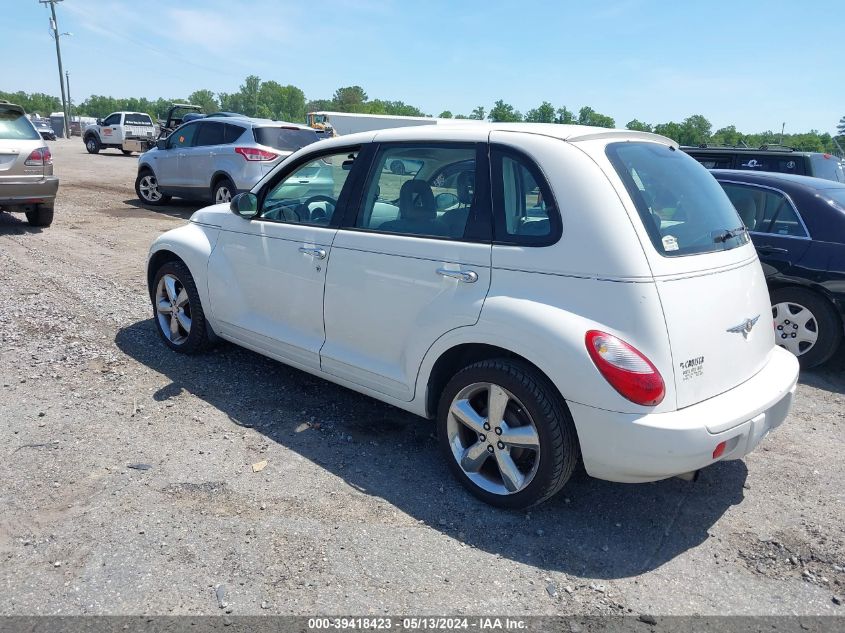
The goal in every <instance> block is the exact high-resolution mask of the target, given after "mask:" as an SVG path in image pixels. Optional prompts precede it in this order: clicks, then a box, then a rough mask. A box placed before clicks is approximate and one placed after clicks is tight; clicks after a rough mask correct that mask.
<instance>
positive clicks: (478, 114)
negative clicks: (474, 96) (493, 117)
mask: <svg viewBox="0 0 845 633" xmlns="http://www.w3.org/2000/svg"><path fill="white" fill-rule="evenodd" d="M484 112H485V110H484V106H478V107H477V108H475V109H474V110H473V111H472V112H471V113H470V115H469V117H468V118H470V119H476V120H478V121H483V120H484Z"/></svg>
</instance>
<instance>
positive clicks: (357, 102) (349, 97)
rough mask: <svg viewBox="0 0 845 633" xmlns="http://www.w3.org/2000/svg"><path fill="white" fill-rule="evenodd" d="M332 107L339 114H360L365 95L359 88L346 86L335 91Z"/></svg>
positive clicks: (365, 98) (365, 99)
mask: <svg viewBox="0 0 845 633" xmlns="http://www.w3.org/2000/svg"><path fill="white" fill-rule="evenodd" d="M332 101H333V102H334V107H335V108H336V109H337V110H338V111H340V112H362V111H363V108H364V103H365V102H366V101H367V93H366V92H364V89H363V88H362V87H361V86H347V87H345V88H338V89H337V90H335V93H334V96H333V97H332Z"/></svg>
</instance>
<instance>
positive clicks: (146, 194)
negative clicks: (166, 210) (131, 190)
mask: <svg viewBox="0 0 845 633" xmlns="http://www.w3.org/2000/svg"><path fill="white" fill-rule="evenodd" d="M135 193H136V194H137V195H138V198H139V199H140V200H141V202H143V203H144V204H148V205H150V206H153V207H158V206H161V205H163V204H167V203H168V202H170V196H168V195H167V194H164V193H162V192H161V190H160V189H159V188H158V179H157V178H156V175H155V174H154V173H153V172H152V171H150V170H149V169H144V170H142V171H140V172H138V177H137V178H136V179H135Z"/></svg>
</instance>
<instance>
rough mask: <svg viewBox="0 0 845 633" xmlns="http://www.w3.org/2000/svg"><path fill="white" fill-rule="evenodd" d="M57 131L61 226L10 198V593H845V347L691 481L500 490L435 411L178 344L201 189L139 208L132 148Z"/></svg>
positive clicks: (4, 572)
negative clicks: (505, 506) (166, 292)
mask: <svg viewBox="0 0 845 633" xmlns="http://www.w3.org/2000/svg"><path fill="white" fill-rule="evenodd" d="M52 148H53V151H54V156H55V163H56V171H57V173H58V174H59V176H60V177H61V179H62V181H61V188H60V189H59V201H58V204H57V209H56V221H55V223H54V224H53V226H52V227H50V228H48V229H45V230H36V229H31V228H29V227H28V226H27V225H26V224H25V222H23V221H22V216H17V215H16V216H10V215H8V214H2V215H0V288H2V297H3V301H2V303H0V420H2V425H0V434H2V438H3V439H2V442H0V452H2V459H0V482H2V484H0V507H2V513H1V514H0V596H2V600H0V614H216V613H224V612H231V613H233V614H265V613H280V614H312V613H354V614H370V613H372V614H386V613H390V614H402V613H412V614H445V613H450V614H485V613H496V614H504V613H509V614H514V615H528V614H606V613H653V614H661V615H666V614H693V613H701V614H724V613H731V614H792V613H796V614H839V615H843V614H845V607H843V606H839V605H837V604H836V603H835V601H834V597H837V598H836V599H837V600H838V599H840V598H845V521H843V517H845V512H843V498H845V496H844V494H843V493H845V486H843V484H845V477H843V470H844V469H843V460H842V451H843V439H845V395H844V394H845V372H844V371H843V370H844V369H845V354H843V353H842V352H840V354H839V355H838V356H837V357H836V358H835V359H834V361H833V362H832V363H830V364H829V365H828V366H827V367H826V368H824V369H821V370H817V371H813V372H804V374H803V375H802V378H801V384H800V386H799V389H798V395H797V398H796V403H795V408H794V411H793V413H792V415H791V416H790V418H789V420H788V421H787V423H786V424H785V425H784V426H783V427H781V428H780V429H778V430H777V431H776V432H775V433H774V434H773V435H772V436H770V437H769V438H768V439H767V440H766V441H765V442H764V444H763V446H762V447H761V448H760V449H759V450H758V451H757V452H755V453H753V454H752V455H750V456H749V457H748V458H747V459H746V460H744V461H739V462H737V461H735V462H725V463H720V464H717V465H716V466H714V467H712V468H710V469H708V470H706V471H704V472H703V474H702V477H701V479H700V480H699V481H698V482H697V483H695V484H690V483H686V482H682V481H680V480H670V481H664V482H659V483H654V484H644V485H621V484H611V483H606V482H602V481H597V480H593V479H590V478H589V477H587V476H586V475H585V474H583V473H580V474H576V476H575V477H574V478H573V480H572V481H571V482H570V483H569V484H568V486H567V487H566V488H565V489H564V491H563V492H562V493H561V494H560V495H559V496H558V497H556V498H555V499H553V500H552V501H551V502H549V503H547V504H545V505H543V506H541V507H539V508H536V509H534V510H532V511H531V512H503V511H497V510H494V509H492V508H489V507H486V506H484V505H483V504H481V503H480V502H477V501H475V500H474V499H473V498H471V497H470V496H469V495H468V494H466V493H465V492H464V491H463V490H462V489H461V488H460V486H459V485H458V484H457V483H456V482H454V481H453V480H452V479H451V477H450V476H449V474H448V472H447V469H446V467H445V464H444V463H443V461H442V460H441V459H440V456H439V454H438V451H437V446H436V443H435V440H434V437H433V435H432V431H433V427H432V426H431V424H430V423H428V422H426V421H423V420H420V419H416V418H414V417H412V416H410V415H408V414H406V413H403V412H401V411H398V410H396V409H393V408H391V407H388V406H386V405H383V404H380V403H378V402H376V401H373V400H370V399H368V398H365V397H363V396H360V395H358V394H355V393H353V392H351V391H348V390H345V389H342V388H340V387H336V386H334V385H332V384H329V383H327V382H324V381H322V380H319V379H316V378H313V377H311V376H309V375H306V374H304V373H301V372H299V371H296V370H293V369H289V368H287V367H285V366H283V365H280V364H278V363H275V362H272V361H270V360H267V359H265V358H263V357H261V356H258V355H257V354H254V353H252V352H248V351H245V350H242V349H238V348H235V347H233V346H231V345H224V346H221V347H220V348H218V349H217V350H215V351H213V352H211V353H209V354H207V355H204V356H200V357H194V358H185V357H182V356H179V355H176V354H173V353H172V352H170V351H168V350H167V349H166V348H165V347H164V345H163V344H162V343H161V342H160V341H159V339H158V337H157V335H156V333H155V331H154V329H153V324H152V320H151V318H150V317H151V309H150V306H149V302H148V299H147V295H146V291H145V282H144V265H145V256H146V251H147V247H148V246H149V243H150V242H151V241H152V240H153V239H154V238H155V237H156V236H157V235H158V234H159V233H161V232H162V231H165V230H167V229H170V228H173V227H175V226H178V225H179V224H180V223H182V222H183V221H184V220H185V219H186V218H187V217H189V215H190V213H191V212H192V211H193V210H195V209H196V208H197V206H196V205H194V206H176V205H174V206H170V207H166V208H164V209H161V210H148V209H144V208H142V207H140V205H139V203H138V201H137V200H136V196H135V194H134V191H133V183H134V176H135V168H136V162H137V158H136V157H124V156H122V155H121V154H119V153H115V152H113V151H107V152H105V153H103V154H100V155H96V156H92V155H88V154H86V153H85V151H84V148H83V146H82V142H81V141H80V140H79V139H73V140H71V141H57V142H55V143H53V144H52ZM262 460H266V461H267V466H266V468H264V469H263V470H261V471H260V472H253V468H252V465H253V464H255V463H257V462H260V461H262ZM132 466H135V467H134V468H133V467H132Z"/></svg>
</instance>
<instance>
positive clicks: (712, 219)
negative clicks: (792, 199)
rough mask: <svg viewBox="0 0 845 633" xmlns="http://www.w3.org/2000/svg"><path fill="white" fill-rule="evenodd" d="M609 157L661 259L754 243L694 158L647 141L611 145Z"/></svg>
mask: <svg viewBox="0 0 845 633" xmlns="http://www.w3.org/2000/svg"><path fill="white" fill-rule="evenodd" d="M607 156H608V158H609V159H610V162H611V163H612V164H613V167H614V168H615V169H616V171H617V173H618V174H619V176H620V178H621V179H622V182H623V183H624V184H625V188H626V189H627V190H628V193H629V194H630V196H631V198H632V200H633V201H634V204H635V205H636V207H637V211H638V213H639V215H640V219H641V220H642V222H643V225H644V226H645V229H646V231H647V232H648V235H649V238H650V239H651V242H652V243H653V244H654V248H655V249H657V252H658V253H660V254H661V255H664V256H666V257H677V256H680V255H693V254H697V253H710V252H713V251H721V250H726V249H729V248H734V247H736V246H740V245H742V244H746V243H747V242H748V240H749V238H748V234H747V233H746V231H745V229H744V227H743V224H742V220H740V219H739V216H738V215H737V212H736V209H734V206H733V205H732V204H731V201H730V200H729V199H728V197H727V195H726V194H725V192H724V191H723V190H722V188H721V187H720V186H719V183H717V182H716V179H715V178H713V176H712V175H711V174H710V172H708V171H707V170H706V169H705V168H704V167H703V166H702V165H701V164H699V163H698V162H697V161H696V160H695V159H694V158H692V157H691V156H689V155H687V154H685V153H684V152H681V151H678V150H675V149H673V148H671V147H667V146H666V145H660V144H657V143H646V142H626V143H611V144H609V145H608V146H607Z"/></svg>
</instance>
